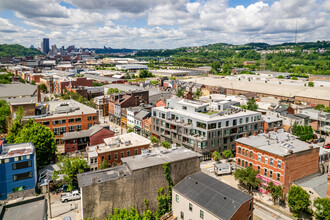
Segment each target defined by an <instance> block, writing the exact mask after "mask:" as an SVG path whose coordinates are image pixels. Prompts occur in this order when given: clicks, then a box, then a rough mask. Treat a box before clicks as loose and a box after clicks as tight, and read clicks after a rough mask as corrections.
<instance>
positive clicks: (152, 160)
mask: <svg viewBox="0 0 330 220" xmlns="http://www.w3.org/2000/svg"><path fill="white" fill-rule="evenodd" d="M197 157H202V155H201V154H199V153H196V152H194V151H192V150H189V149H187V148H184V147H180V148H177V149H175V150H172V149H171V150H166V151H164V152H161V153H159V154H157V153H152V154H148V155H137V156H132V157H124V158H121V160H122V162H124V163H126V164H127V165H128V167H129V168H130V169H131V170H132V171H133V170H139V169H143V168H146V167H152V166H157V165H160V164H164V163H168V162H175V161H180V160H186V159H190V158H197Z"/></svg>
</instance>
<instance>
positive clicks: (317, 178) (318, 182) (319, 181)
mask: <svg viewBox="0 0 330 220" xmlns="http://www.w3.org/2000/svg"><path fill="white" fill-rule="evenodd" d="M327 179H328V173H325V174H323V175H320V174H319V173H317V174H313V175H310V176H307V177H305V178H302V179H300V180H297V181H295V182H294V184H296V185H298V186H301V187H309V188H312V189H313V190H314V191H315V192H316V193H317V194H319V196H321V197H322V198H325V197H326V196H327Z"/></svg>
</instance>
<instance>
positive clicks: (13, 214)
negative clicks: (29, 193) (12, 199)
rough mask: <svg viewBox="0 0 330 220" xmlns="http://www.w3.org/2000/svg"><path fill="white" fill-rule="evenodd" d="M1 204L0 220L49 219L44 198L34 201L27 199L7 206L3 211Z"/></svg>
mask: <svg viewBox="0 0 330 220" xmlns="http://www.w3.org/2000/svg"><path fill="white" fill-rule="evenodd" d="M1 207H2V206H1V204H0V219H2V220H13V219H31V220H32V219H33V220H34V219H35V220H46V219H47V205H46V201H45V197H44V196H40V197H37V198H33V199H26V200H23V201H19V202H16V203H12V204H6V205H5V206H4V207H3V209H2V211H1Z"/></svg>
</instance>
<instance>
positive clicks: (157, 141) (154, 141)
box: [150, 136, 159, 144]
mask: <svg viewBox="0 0 330 220" xmlns="http://www.w3.org/2000/svg"><path fill="white" fill-rule="evenodd" d="M150 141H151V143H152V144H157V143H159V140H158V138H156V137H155V136H151V137H150Z"/></svg>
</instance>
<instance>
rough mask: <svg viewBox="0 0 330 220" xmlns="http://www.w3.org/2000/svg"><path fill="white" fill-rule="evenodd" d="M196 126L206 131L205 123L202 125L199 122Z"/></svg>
mask: <svg viewBox="0 0 330 220" xmlns="http://www.w3.org/2000/svg"><path fill="white" fill-rule="evenodd" d="M196 125H197V127H198V128H203V129H206V124H205V123H202V122H199V121H198V122H197V124H196Z"/></svg>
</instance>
